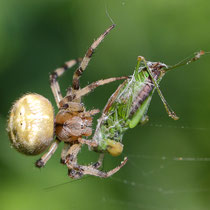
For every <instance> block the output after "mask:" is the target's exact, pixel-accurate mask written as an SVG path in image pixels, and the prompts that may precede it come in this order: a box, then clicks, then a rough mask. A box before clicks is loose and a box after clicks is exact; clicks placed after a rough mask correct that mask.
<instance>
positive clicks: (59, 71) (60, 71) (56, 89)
mask: <svg viewBox="0 0 210 210" xmlns="http://www.w3.org/2000/svg"><path fill="white" fill-rule="evenodd" d="M78 62H79V59H78V60H70V61H67V62H65V64H64V65H63V67H60V68H57V69H56V70H55V71H54V72H53V73H51V74H50V86H51V89H52V92H53V95H54V98H55V101H56V104H57V106H58V107H60V106H59V102H60V101H61V100H62V98H63V97H62V94H61V91H60V86H59V84H58V81H57V78H58V77H60V76H61V75H62V74H63V73H64V72H65V71H66V70H67V69H70V68H71V67H73V66H74V65H75V64H76V63H78Z"/></svg>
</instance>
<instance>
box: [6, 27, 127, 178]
mask: <svg viewBox="0 0 210 210" xmlns="http://www.w3.org/2000/svg"><path fill="white" fill-rule="evenodd" d="M114 27H115V25H112V26H110V27H109V28H108V29H107V30H106V31H105V32H104V33H103V34H102V35H101V36H99V37H98V39H97V40H96V41H94V42H93V43H92V45H91V46H90V48H89V49H88V50H87V52H86V54H85V56H84V58H83V59H78V60H70V61H68V62H66V63H65V64H64V66H63V67H61V68H58V69H56V70H55V71H54V72H53V73H52V74H51V75H50V85H51V89H52V92H53V95H54V98H55V100H56V104H57V106H58V108H59V112H58V113H57V115H56V116H55V117H54V111H53V107H52V105H51V103H50V102H49V101H48V99H46V98H44V97H43V96H41V95H39V94H34V93H31V94H26V95H24V96H22V97H21V98H20V99H19V100H17V101H16V102H15V103H14V105H13V106H12V109H11V111H10V117H9V120H8V129H7V130H8V133H9V137H10V140H11V143H12V146H13V147H14V148H16V149H17V150H18V151H19V152H21V153H24V154H27V155H37V154H40V153H42V152H43V151H45V150H46V149H47V148H48V146H49V145H50V144H51V143H52V141H53V139H54V137H55V141H54V142H53V143H52V144H51V146H50V148H49V150H48V152H47V153H45V154H44V155H43V156H42V157H41V158H40V159H39V160H38V161H37V162H36V164H35V165H36V166H37V167H38V168H41V167H43V166H44V165H45V164H46V163H47V161H48V160H49V159H50V158H51V156H52V155H53V154H54V152H55V151H56V149H57V148H58V145H59V143H60V142H61V141H64V148H63V149H62V153H61V163H63V164H66V165H67V167H68V174H69V176H70V177H72V178H80V177H82V176H83V175H86V174H89V175H94V176H99V177H104V178H105V177H109V176H111V175H113V174H114V173H116V172H117V171H118V170H119V169H120V168H121V167H122V166H123V165H125V163H126V162H127V158H125V159H124V160H123V161H122V162H121V164H120V165H119V166H117V167H116V168H114V169H112V170H110V171H108V172H104V171H100V170H99V168H100V167H101V165H102V160H103V154H100V156H99V160H98V161H97V162H96V163H94V164H90V165H87V166H84V165H79V164H78V163H77V155H78V153H79V151H80V149H81V147H82V145H84V144H86V145H88V146H90V147H94V148H96V147H97V144H98V143H97V141H92V140H87V139H85V138H83V137H84V136H87V137H88V136H91V134H92V127H91V126H92V116H94V115H95V114H97V113H99V110H98V109H94V110H90V111H86V110H85V106H84V105H83V104H82V103H81V97H82V96H85V95H86V94H88V93H89V92H91V91H92V90H94V89H95V88H96V87H98V86H102V85H105V84H108V83H110V82H114V81H116V80H123V79H126V78H127V77H114V78H109V79H104V80H98V81H96V82H93V83H92V84H90V85H87V86H86V87H84V88H82V89H80V86H79V79H80V77H81V75H82V73H83V72H84V70H85V69H86V67H87V65H88V63H89V61H90V59H91V57H92V55H93V52H94V50H95V49H96V47H97V46H98V45H99V44H100V43H101V42H102V41H103V39H104V38H105V36H106V35H107V34H108V33H109V32H110V31H111V30H112V29H113V28H114ZM79 62H80V65H79V67H78V68H77V69H76V71H75V72H74V75H73V81H72V87H70V88H68V90H67V93H66V96H65V97H62V94H61V91H60V87H59V84H58V82H57V78H58V77H60V76H61V75H63V73H64V72H65V71H66V70H67V69H70V68H71V67H73V66H74V65H75V64H77V63H79ZM109 147H110V148H112V149H111V150H110V154H112V155H114V156H116V152H115V151H119V150H121V151H122V149H123V148H122V145H121V144H118V143H115V142H114V141H113V142H111V141H110V145H109Z"/></svg>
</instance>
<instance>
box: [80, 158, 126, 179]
mask: <svg viewBox="0 0 210 210" xmlns="http://www.w3.org/2000/svg"><path fill="white" fill-rule="evenodd" d="M127 161H128V158H127V157H125V158H124V160H123V161H122V162H121V163H120V165H119V166H117V167H116V168H114V169H112V170H110V171H108V172H104V171H100V170H98V169H96V168H94V167H93V166H92V165H90V166H81V170H82V173H83V175H92V176H98V177H102V178H107V177H110V176H112V175H113V174H115V173H116V172H118V171H119V170H120V169H121V168H122V167H123V166H124V165H125V164H126V162H127Z"/></svg>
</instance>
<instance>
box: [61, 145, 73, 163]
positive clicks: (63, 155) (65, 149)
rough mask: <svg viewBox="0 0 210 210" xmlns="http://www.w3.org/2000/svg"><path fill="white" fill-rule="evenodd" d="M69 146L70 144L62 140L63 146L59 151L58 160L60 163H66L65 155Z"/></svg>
mask: <svg viewBox="0 0 210 210" xmlns="http://www.w3.org/2000/svg"><path fill="white" fill-rule="evenodd" d="M70 146H71V144H69V143H65V142H64V146H63V149H62V152H61V161H60V162H61V163H62V164H65V163H66V155H67V153H68V150H69V148H70Z"/></svg>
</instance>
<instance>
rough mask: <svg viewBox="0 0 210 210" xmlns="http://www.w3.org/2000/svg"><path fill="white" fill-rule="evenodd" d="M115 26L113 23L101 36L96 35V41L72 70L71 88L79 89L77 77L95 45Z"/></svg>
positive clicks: (79, 75) (88, 59)
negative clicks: (75, 68)
mask: <svg viewBox="0 0 210 210" xmlns="http://www.w3.org/2000/svg"><path fill="white" fill-rule="evenodd" d="M114 27H115V25H112V26H110V27H109V28H108V29H107V30H106V31H105V32H104V33H103V34H101V36H99V37H98V39H97V40H96V41H94V42H93V44H92V45H91V46H90V48H89V49H88V50H87V52H86V54H85V56H84V58H83V59H82V62H81V63H80V66H79V68H78V69H77V70H76V71H75V72H74V75H73V81H72V88H73V90H79V78H80V77H81V75H82V73H83V71H85V69H86V67H87V65H88V63H89V61H90V59H91V57H92V55H93V53H94V50H95V49H96V47H97V46H98V45H99V44H100V43H101V42H102V41H103V39H104V38H105V36H106V35H107V34H108V33H109V32H110V31H111V30H112V29H113V28H114Z"/></svg>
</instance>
